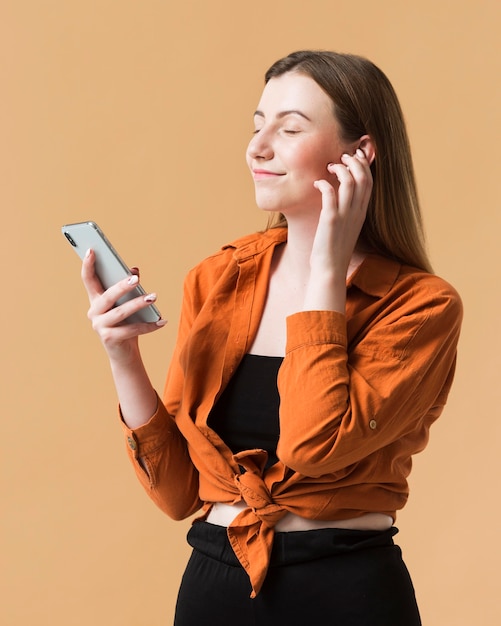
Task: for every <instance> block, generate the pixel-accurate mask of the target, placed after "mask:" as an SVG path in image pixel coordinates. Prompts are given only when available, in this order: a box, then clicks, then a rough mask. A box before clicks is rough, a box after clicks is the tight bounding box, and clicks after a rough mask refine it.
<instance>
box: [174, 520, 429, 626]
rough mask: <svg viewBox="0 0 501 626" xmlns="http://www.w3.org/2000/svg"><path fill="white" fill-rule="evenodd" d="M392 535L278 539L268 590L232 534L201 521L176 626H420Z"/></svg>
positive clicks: (192, 536) (326, 533) (193, 535)
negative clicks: (255, 584)
mask: <svg viewBox="0 0 501 626" xmlns="http://www.w3.org/2000/svg"><path fill="white" fill-rule="evenodd" d="M397 532H398V530H397V529H396V528H391V529H389V530H388V531H383V532H380V531H359V530H338V529H323V530H311V531H305V532H289V533H276V535H275V541H274V546H273V552H272V558H271V564H270V568H269V570H268V574H267V576H266V580H265V582H264V585H263V587H262V589H261V591H260V592H259V594H258V595H257V597H256V598H254V599H251V598H250V597H249V596H250V592H251V587H250V583H249V579H248V577H247V574H246V573H245V570H244V569H243V568H242V567H241V565H240V563H239V562H238V560H237V558H236V557H235V555H234V553H233V550H232V549H231V546H230V544H229V542H228V539H227V535H226V528H224V527H221V526H215V525H212V524H208V523H207V522H197V523H195V524H194V525H193V526H192V527H191V529H190V531H189V533H188V542H189V543H190V545H191V546H192V547H193V552H192V555H191V557H190V560H189V562H188V565H187V568H186V571H185V573H184V576H183V580H182V583H181V587H180V590H179V596H178V602H177V608H176V618H175V622H174V624H175V626H226V625H228V626H229V625H230V624H237V625H238V626H281V625H284V626H420V624H421V620H420V617H419V611H418V608H417V605H416V599H415V595H414V589H413V586H412V582H411V579H410V577H409V573H408V571H407V568H406V566H405V564H404V562H403V561H402V554H401V550H400V548H399V547H398V546H396V545H395V544H394V543H393V535H395V534H396V533H397Z"/></svg>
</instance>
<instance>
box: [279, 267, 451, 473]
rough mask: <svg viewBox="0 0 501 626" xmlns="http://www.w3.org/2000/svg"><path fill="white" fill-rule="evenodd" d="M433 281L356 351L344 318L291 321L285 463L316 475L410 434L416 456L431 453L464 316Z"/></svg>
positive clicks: (386, 317)
mask: <svg viewBox="0 0 501 626" xmlns="http://www.w3.org/2000/svg"><path fill="white" fill-rule="evenodd" d="M432 279H435V277H432ZM437 281H438V282H437ZM431 284H432V287H433V288H430V285H425V286H424V287H416V286H413V288H412V289H409V291H410V295H409V293H406V290H401V291H400V295H399V297H397V298H394V299H393V301H391V302H389V303H387V304H386V305H385V307H384V308H383V309H381V310H379V311H378V312H377V313H374V316H373V319H370V320H368V321H367V324H366V327H365V328H364V331H363V332H362V333H361V336H359V337H354V338H353V339H352V341H351V342H350V345H348V339H347V323H346V318H345V316H344V315H343V314H341V313H338V312H335V311H304V312H300V313H296V314H294V315H292V316H291V317H289V318H288V319H287V347H286V356H285V359H284V362H283V364H282V367H281V369H280V372H279V378H278V386H279V392H280V439H279V444H278V450H277V452H278V457H279V458H280V460H281V461H282V462H283V463H284V464H285V465H287V466H288V467H290V468H292V469H293V470H295V471H297V472H299V473H301V474H303V475H306V476H312V477H316V476H320V475H323V474H330V473H335V472H338V471H341V470H346V468H347V467H348V466H350V465H352V464H354V463H358V462H360V461H361V460H362V459H364V458H366V457H367V456H369V455H370V454H372V453H374V452H376V451H377V450H380V449H381V448H383V447H385V446H388V445H390V444H391V443H393V442H395V441H396V440H397V439H399V438H400V437H408V438H409V440H414V444H413V445H414V446H415V448H416V449H415V450H413V451H412V453H414V452H416V451H418V449H422V448H423V447H424V445H425V443H426V440H427V432H428V429H429V425H430V423H431V421H433V420H434V419H436V418H437V417H438V415H439V414H440V412H441V410H442V407H443V405H444V404H445V401H446V398H447V393H448V391H449V388H450V385H451V383H452V377H453V374H454V369H455V363H456V349H457V342H458V337H459V331H460V325H461V319H462V304H461V300H460V298H459V296H458V295H457V293H456V292H455V291H454V290H453V288H452V287H450V286H449V285H447V283H445V282H444V281H440V279H438V278H437V279H436V280H432V281H431Z"/></svg>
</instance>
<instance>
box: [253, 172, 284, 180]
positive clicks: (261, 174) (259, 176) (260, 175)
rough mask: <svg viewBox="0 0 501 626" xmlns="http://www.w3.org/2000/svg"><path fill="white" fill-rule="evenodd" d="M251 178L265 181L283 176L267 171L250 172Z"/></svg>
mask: <svg viewBox="0 0 501 626" xmlns="http://www.w3.org/2000/svg"><path fill="white" fill-rule="evenodd" d="M252 176H253V178H254V180H265V179H267V178H277V177H278V176H284V174H280V173H279V172H270V171H269V170H252Z"/></svg>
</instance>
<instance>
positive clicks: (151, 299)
mask: <svg viewBox="0 0 501 626" xmlns="http://www.w3.org/2000/svg"><path fill="white" fill-rule="evenodd" d="M156 299H157V294H156V293H149V294H148V295H147V296H144V301H145V302H155V300H156Z"/></svg>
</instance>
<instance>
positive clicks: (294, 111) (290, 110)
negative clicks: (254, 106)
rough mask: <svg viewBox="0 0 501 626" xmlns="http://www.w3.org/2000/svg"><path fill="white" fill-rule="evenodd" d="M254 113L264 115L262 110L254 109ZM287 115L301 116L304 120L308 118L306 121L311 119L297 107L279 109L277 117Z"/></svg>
mask: <svg viewBox="0 0 501 626" xmlns="http://www.w3.org/2000/svg"><path fill="white" fill-rule="evenodd" d="M254 115H259V117H264V113H263V112H262V111H259V110H257V111H254ZM287 115H299V116H300V117H303V118H304V119H305V120H308V122H311V119H310V118H309V117H308V116H307V115H305V114H304V113H303V112H302V111H298V110H297V109H288V110H287V111H280V113H278V114H277V117H278V119H281V118H283V117H286V116H287Z"/></svg>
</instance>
